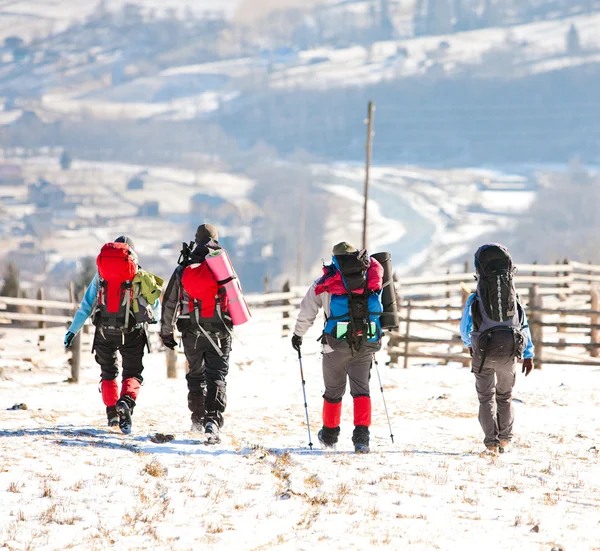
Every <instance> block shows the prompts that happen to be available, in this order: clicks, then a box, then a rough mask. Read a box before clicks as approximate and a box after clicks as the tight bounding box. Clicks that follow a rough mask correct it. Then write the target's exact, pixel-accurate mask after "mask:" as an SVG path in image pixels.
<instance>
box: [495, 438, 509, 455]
mask: <svg viewBox="0 0 600 551" xmlns="http://www.w3.org/2000/svg"><path fill="white" fill-rule="evenodd" d="M510 448H511V444H510V440H500V447H499V449H498V451H499V452H500V453H506V452H508V451H510Z"/></svg>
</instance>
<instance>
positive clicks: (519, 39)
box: [42, 14, 600, 120]
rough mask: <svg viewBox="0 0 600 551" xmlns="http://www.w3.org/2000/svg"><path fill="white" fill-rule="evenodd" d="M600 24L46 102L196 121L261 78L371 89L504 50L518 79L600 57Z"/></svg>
mask: <svg viewBox="0 0 600 551" xmlns="http://www.w3.org/2000/svg"><path fill="white" fill-rule="evenodd" d="M573 24H574V25H576V26H577V29H578V32H579V36H580V40H581V45H582V52H581V54H580V55H567V53H566V36H567V33H568V31H569V28H570V27H571V25H573ZM599 27H600V14H591V15H579V16H573V17H568V18H564V19H560V20H555V21H541V22H535V23H528V24H524V25H517V26H513V27H510V28H500V27H497V28H487V29H480V30H474V31H469V32H461V33H456V34H451V35H441V36H426V37H417V38H411V39H406V40H394V41H387V42H376V43H373V44H371V45H369V46H368V47H365V46H362V45H356V46H351V47H347V48H334V47H322V48H318V49H310V50H301V51H297V52H296V51H294V52H289V53H288V54H287V55H286V56H283V57H282V56H278V55H276V53H274V52H271V54H270V55H269V53H268V52H266V53H265V55H264V56H260V57H259V56H256V57H242V58H233V59H231V60H226V61H222V62H211V63H206V64H200V65H192V66H183V67H173V68H169V69H166V70H164V71H161V72H160V73H158V74H155V75H151V76H144V77H141V78H137V79H133V80H132V81H130V82H127V83H124V84H122V85H119V86H115V87H108V88H100V89H96V90H94V91H93V92H90V91H89V90H88V88H87V87H82V88H78V87H77V86H76V85H74V86H71V87H70V88H69V91H68V92H65V91H64V90H62V89H60V88H58V89H56V90H52V91H50V92H48V93H46V94H44V96H43V98H42V105H43V107H44V108H45V109H46V110H48V112H49V113H54V114H68V113H80V112H81V111H82V110H84V109H85V110H86V111H88V112H90V113H92V114H94V116H97V117H100V118H118V117H119V116H123V115H125V116H126V117H128V118H129V117H131V118H145V117H160V118H169V119H174V120H181V119H190V118H196V117H205V116H207V115H208V114H210V113H214V112H216V111H218V110H220V109H222V108H224V106H226V107H227V108H229V109H237V108H243V107H244V106H245V105H247V102H252V94H251V93H250V96H249V97H247V98H245V99H242V100H240V95H243V93H244V92H243V90H244V88H245V87H247V86H248V83H251V82H256V81H257V80H258V81H259V82H262V83H264V84H265V85H268V86H269V87H271V88H281V89H296V88H301V89H327V88H335V87H354V86H365V85H366V84H375V83H379V82H383V81H387V80H392V79H396V78H399V77H409V76H414V75H423V74H426V73H428V72H429V71H431V70H436V71H438V72H441V73H445V74H449V75H452V74H458V73H460V72H462V71H465V70H469V68H470V69H472V70H475V69H474V68H475V67H476V66H478V67H479V68H480V69H481V67H482V66H481V64H482V63H483V62H484V59H485V58H486V56H488V57H489V56H493V55H494V54H497V53H498V52H505V53H506V52H510V53H511V55H512V56H513V58H514V60H515V65H514V73H515V74H514V75H513V76H525V75H531V74H535V73H543V72H549V71H555V70H557V69H562V68H565V67H572V66H577V65H583V64H588V63H596V62H598V61H600V54H598V53H597V52H598V48H599V47H600V38H599V35H598V33H597V32H596V29H597V28H599ZM497 70H499V71H500V72H502V71H503V69H502V68H500V67H499V66H498V63H497V62H492V63H491V64H490V63H488V64H487V66H486V68H485V70H484V69H482V71H484V72H485V74H489V75H490V76H505V75H499V74H496V73H494V71H497ZM44 78H46V77H44ZM48 86H50V83H49V84H48ZM250 89H251V90H252V89H253V87H250ZM236 102H237V103H236Z"/></svg>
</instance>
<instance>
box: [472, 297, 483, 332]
mask: <svg viewBox="0 0 600 551" xmlns="http://www.w3.org/2000/svg"><path fill="white" fill-rule="evenodd" d="M471 319H472V320H473V331H478V330H479V327H480V326H481V322H482V321H483V317H482V315H481V311H480V310H479V297H478V296H477V294H475V298H474V299H473V302H472V303H471Z"/></svg>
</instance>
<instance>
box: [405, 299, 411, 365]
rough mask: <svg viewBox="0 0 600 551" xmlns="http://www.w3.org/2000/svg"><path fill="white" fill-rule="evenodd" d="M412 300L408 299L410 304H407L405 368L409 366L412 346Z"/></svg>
mask: <svg viewBox="0 0 600 551" xmlns="http://www.w3.org/2000/svg"><path fill="white" fill-rule="evenodd" d="M411 308H412V306H411V302H410V300H409V301H408V304H407V306H406V341H405V343H404V369H407V368H408V354H409V347H410V342H409V340H410V311H411Z"/></svg>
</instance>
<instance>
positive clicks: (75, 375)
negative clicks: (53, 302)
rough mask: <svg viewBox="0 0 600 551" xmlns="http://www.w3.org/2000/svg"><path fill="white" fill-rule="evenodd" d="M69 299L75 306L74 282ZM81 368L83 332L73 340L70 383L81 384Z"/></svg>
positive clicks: (70, 284) (70, 286) (70, 288)
mask: <svg viewBox="0 0 600 551" xmlns="http://www.w3.org/2000/svg"><path fill="white" fill-rule="evenodd" d="M69 297H70V299H71V304H75V286H74V285H73V282H72V281H70V282H69ZM73 308H74V311H73V312H72V314H73V315H75V312H76V310H75V308H76V307H75V306H74V307H73ZM80 366H81V331H79V332H78V333H77V335H75V337H74V338H73V342H72V343H71V379H70V382H72V383H78V382H79V368H80Z"/></svg>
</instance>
